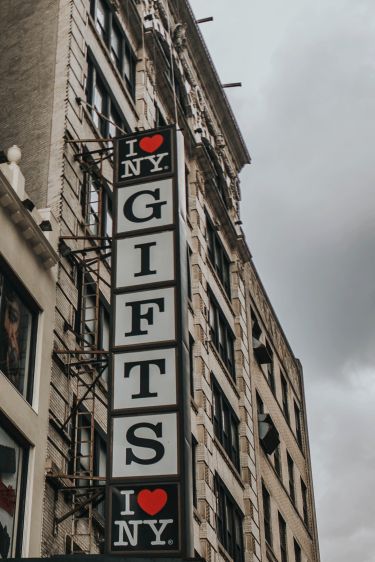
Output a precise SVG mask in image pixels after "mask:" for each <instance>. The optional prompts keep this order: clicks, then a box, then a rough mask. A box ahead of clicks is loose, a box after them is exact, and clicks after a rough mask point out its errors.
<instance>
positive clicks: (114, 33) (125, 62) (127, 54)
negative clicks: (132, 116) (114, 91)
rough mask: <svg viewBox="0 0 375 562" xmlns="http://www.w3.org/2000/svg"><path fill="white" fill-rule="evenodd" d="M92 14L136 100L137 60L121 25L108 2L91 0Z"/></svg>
mask: <svg viewBox="0 0 375 562" xmlns="http://www.w3.org/2000/svg"><path fill="white" fill-rule="evenodd" d="M90 12H91V16H92V18H93V20H94V22H95V28H96V30H97V32H98V33H99V35H100V37H101V38H102V40H103V41H104V43H105V44H106V46H107V47H108V50H109V52H110V56H111V59H112V61H113V62H114V64H115V65H116V67H117V69H118V70H119V72H120V74H121V76H122V78H123V80H124V81H125V84H126V86H127V89H128V91H129V92H130V94H131V96H132V97H133V98H134V96H135V66H136V58H135V55H134V53H133V50H132V48H131V46H130V44H129V41H128V39H127V37H126V35H125V34H124V32H123V30H122V27H121V25H120V23H119V22H118V21H117V18H116V17H115V15H114V13H113V10H112V9H110V7H109V5H108V3H107V2H106V0H91V9H90Z"/></svg>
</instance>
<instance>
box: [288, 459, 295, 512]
mask: <svg viewBox="0 0 375 562" xmlns="http://www.w3.org/2000/svg"><path fill="white" fill-rule="evenodd" d="M286 458H287V464H288V484H289V497H290V499H291V501H292V503H293V505H295V503H296V485H295V479H294V461H293V459H292V457H291V456H290V454H289V453H288V451H287V452H286Z"/></svg>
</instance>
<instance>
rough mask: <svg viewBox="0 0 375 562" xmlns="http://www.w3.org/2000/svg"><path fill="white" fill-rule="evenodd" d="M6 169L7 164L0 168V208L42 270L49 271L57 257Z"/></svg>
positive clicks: (57, 259)
mask: <svg viewBox="0 0 375 562" xmlns="http://www.w3.org/2000/svg"><path fill="white" fill-rule="evenodd" d="M5 166H6V168H5ZM7 168H8V164H2V165H1V166H0V206H1V207H3V209H4V211H5V213H6V214H7V216H9V218H10V220H11V221H12V222H13V223H14V224H15V225H16V227H17V230H18V231H19V232H20V233H21V234H22V236H23V238H24V239H25V240H26V241H27V243H28V244H29V245H30V246H31V247H32V249H33V252H34V254H35V256H36V257H37V258H38V259H39V260H40V261H41V262H42V264H43V266H44V268H45V269H50V268H51V267H53V266H54V265H55V264H56V263H57V262H58V261H59V256H58V255H57V253H56V252H55V250H54V249H53V247H52V245H51V244H50V242H49V241H48V240H47V238H46V236H45V234H44V232H43V231H42V230H41V229H40V227H39V226H38V224H37V223H36V222H35V220H34V217H33V216H32V214H31V213H30V211H28V210H27V209H26V208H25V207H24V205H23V203H22V201H21V199H20V198H19V196H18V195H17V193H16V192H15V190H14V188H13V187H12V185H11V183H10V181H9V178H8V177H7V176H8V174H7ZM41 221H42V218H41ZM47 234H50V233H47Z"/></svg>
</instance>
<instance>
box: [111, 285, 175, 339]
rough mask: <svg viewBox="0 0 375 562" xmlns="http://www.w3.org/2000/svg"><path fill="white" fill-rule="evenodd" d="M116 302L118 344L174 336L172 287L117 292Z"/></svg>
mask: <svg viewBox="0 0 375 562" xmlns="http://www.w3.org/2000/svg"><path fill="white" fill-rule="evenodd" d="M114 301H115V302H114V306H115V315H116V316H115V318H116V325H115V346H119V345H133V344H141V343H151V342H153V341H159V342H161V341H169V340H174V339H175V337H176V319H175V289H174V288H173V287H170V288H168V289H154V290H152V291H138V292H132V293H125V294H122V295H115V299H114Z"/></svg>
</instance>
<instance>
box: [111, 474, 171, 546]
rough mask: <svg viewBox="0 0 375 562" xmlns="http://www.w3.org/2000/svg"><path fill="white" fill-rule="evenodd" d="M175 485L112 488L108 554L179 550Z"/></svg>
mask: <svg viewBox="0 0 375 562" xmlns="http://www.w3.org/2000/svg"><path fill="white" fill-rule="evenodd" d="M178 502H179V487H178V484H162V485H160V484H159V485H156V484H151V485H148V486H147V487H146V486H145V485H143V486H140V485H135V486H130V485H129V486H120V487H118V488H117V487H115V488H112V551H113V552H116V551H124V552H126V551H128V550H130V551H133V552H135V551H147V550H156V551H157V550H159V551H164V550H168V551H179V549H180V528H179V526H180V521H179V509H178Z"/></svg>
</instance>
